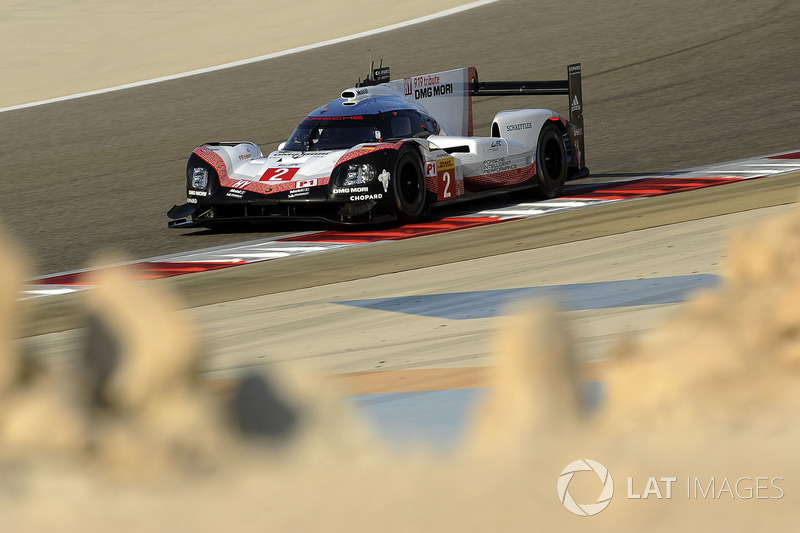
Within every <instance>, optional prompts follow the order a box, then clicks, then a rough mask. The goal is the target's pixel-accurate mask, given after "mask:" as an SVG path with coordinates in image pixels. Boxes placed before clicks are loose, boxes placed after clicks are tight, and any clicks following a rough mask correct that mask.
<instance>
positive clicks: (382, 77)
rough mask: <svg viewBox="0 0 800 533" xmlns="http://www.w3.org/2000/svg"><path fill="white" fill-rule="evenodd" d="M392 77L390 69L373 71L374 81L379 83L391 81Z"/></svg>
mask: <svg viewBox="0 0 800 533" xmlns="http://www.w3.org/2000/svg"><path fill="white" fill-rule="evenodd" d="M390 77H391V73H390V71H389V67H380V68H374V69H372V79H373V80H375V81H377V82H381V83H385V82H387V81H389V78H390Z"/></svg>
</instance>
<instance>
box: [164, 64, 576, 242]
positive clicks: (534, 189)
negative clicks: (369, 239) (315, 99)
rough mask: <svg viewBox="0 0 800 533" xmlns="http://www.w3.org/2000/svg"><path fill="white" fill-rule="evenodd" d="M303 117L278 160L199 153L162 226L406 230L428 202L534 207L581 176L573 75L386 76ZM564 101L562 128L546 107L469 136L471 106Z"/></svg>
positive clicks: (249, 153) (498, 119) (253, 152)
mask: <svg viewBox="0 0 800 533" xmlns="http://www.w3.org/2000/svg"><path fill="white" fill-rule="evenodd" d="M372 70H373V72H372V77H371V78H370V77H368V78H367V79H366V80H365V81H363V82H359V83H358V84H357V85H356V86H355V87H353V88H350V89H346V90H344V91H342V93H341V96H340V97H339V98H337V99H335V100H333V101H332V102H330V103H328V104H325V105H324V106H322V107H319V108H317V109H315V110H314V111H312V112H311V113H310V114H309V115H308V116H307V117H305V118H304V119H303V120H302V121H301V122H300V124H299V125H298V126H297V128H296V129H295V130H294V132H293V133H292V134H291V136H290V137H289V139H288V140H287V141H286V142H285V143H282V144H281V145H280V146H279V147H278V150H276V151H274V152H272V153H270V154H269V155H267V156H264V155H263V153H262V152H261V149H260V148H259V147H258V146H256V145H255V144H253V143H249V142H214V143H207V144H204V145H202V146H200V147H199V148H197V149H195V150H194V151H193V152H192V155H191V156H190V157H189V162H188V165H187V169H186V190H187V198H186V203H185V204H183V205H180V206H178V205H176V206H174V207H173V208H172V209H170V211H169V213H168V216H169V217H170V218H171V219H172V220H171V221H170V223H169V225H170V227H176V228H182V227H192V226H213V225H217V224H220V223H225V222H241V221H246V220H274V219H281V218H290V219H317V220H319V219H322V220H326V221H329V222H334V223H343V224H364V223H375V222H383V221H387V220H391V219H397V220H400V221H403V222H414V221H417V220H419V219H420V218H422V217H423V216H425V214H426V213H427V210H428V209H429V208H430V207H433V206H435V205H437V204H444V203H451V202H455V201H459V200H466V199H473V198H478V197H485V196H488V195H491V194H497V193H505V192H510V191H530V195H531V196H533V197H539V198H553V197H556V196H558V195H559V194H560V193H561V190H562V189H563V187H564V182H565V181H566V180H568V179H576V178H580V177H585V176H587V175H588V174H589V171H588V169H587V168H586V164H585V161H584V148H583V109H582V95H581V66H580V64H579V63H576V64H573V65H569V66H568V67H567V79H566V80H558V81H528V82H513V81H509V82H480V81H478V73H477V70H476V69H475V68H474V67H466V68H460V69H455V70H448V71H445V72H436V73H433V74H426V75H423V76H414V77H411V78H404V79H398V80H390V79H389V69H388V67H382V66H381V67H379V68H375V69H372ZM544 94H565V95H568V96H569V106H570V112H569V120H568V119H567V118H565V117H563V116H562V115H560V114H558V113H556V112H555V111H551V110H548V109H516V110H509V111H501V112H499V113H497V115H495V117H494V120H493V121H492V126H491V131H489V132H487V133H488V136H486V137H476V136H474V135H473V131H472V99H473V97H479V96H498V95H502V96H506V95H544Z"/></svg>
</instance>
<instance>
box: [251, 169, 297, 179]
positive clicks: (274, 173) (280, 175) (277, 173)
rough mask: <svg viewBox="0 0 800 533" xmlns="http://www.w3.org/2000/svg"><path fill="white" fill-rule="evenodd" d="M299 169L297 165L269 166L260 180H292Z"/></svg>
mask: <svg viewBox="0 0 800 533" xmlns="http://www.w3.org/2000/svg"><path fill="white" fill-rule="evenodd" d="M297 171H298V168H297V167H294V168H289V167H280V168H268V169H267V171H266V172H264V174H263V175H262V176H261V177H260V178H259V179H258V181H291V179H292V177H293V176H294V175H295V174H296V173H297Z"/></svg>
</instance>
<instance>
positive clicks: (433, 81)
mask: <svg viewBox="0 0 800 533" xmlns="http://www.w3.org/2000/svg"><path fill="white" fill-rule="evenodd" d="M439 81H440V80H439V76H436V75H427V76H417V77H415V78H413V85H414V88H415V89H418V88H420V87H433V86H434V85H439Z"/></svg>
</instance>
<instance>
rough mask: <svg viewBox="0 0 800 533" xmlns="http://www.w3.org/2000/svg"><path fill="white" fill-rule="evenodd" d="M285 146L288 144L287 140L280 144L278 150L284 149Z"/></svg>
mask: <svg viewBox="0 0 800 533" xmlns="http://www.w3.org/2000/svg"><path fill="white" fill-rule="evenodd" d="M285 146H286V142H282V143H280V144H279V145H278V150H283V149H284V147H285Z"/></svg>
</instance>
